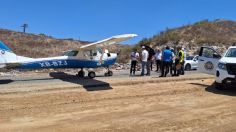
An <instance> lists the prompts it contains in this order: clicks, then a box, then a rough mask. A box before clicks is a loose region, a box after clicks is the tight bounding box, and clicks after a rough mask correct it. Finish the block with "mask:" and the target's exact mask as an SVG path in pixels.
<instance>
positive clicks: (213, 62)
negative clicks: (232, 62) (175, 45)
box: [198, 47, 221, 75]
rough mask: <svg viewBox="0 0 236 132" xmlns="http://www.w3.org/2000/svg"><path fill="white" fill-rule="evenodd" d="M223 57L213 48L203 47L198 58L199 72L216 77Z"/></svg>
mask: <svg viewBox="0 0 236 132" xmlns="http://www.w3.org/2000/svg"><path fill="white" fill-rule="evenodd" d="M220 58H221V55H220V54H219V53H217V52H216V51H215V50H214V49H213V48H211V47H201V50H200V53H199V57H198V71H199V72H202V73H206V74H211V75H215V74H216V68H217V66H218V62H219V60H220Z"/></svg>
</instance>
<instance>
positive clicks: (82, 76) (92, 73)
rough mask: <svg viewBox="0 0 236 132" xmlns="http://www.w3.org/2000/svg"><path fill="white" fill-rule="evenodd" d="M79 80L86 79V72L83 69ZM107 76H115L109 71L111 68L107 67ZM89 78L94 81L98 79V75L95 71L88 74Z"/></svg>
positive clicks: (79, 74) (79, 73) (78, 75)
mask: <svg viewBox="0 0 236 132" xmlns="http://www.w3.org/2000/svg"><path fill="white" fill-rule="evenodd" d="M76 76H77V77H78V78H84V77H85V71H84V70H83V68H81V70H80V71H79V72H78V74H77V75H76ZM105 76H106V77H108V76H113V72H112V71H111V70H109V67H107V72H106V73H105ZM88 77H89V78H91V79H93V78H95V77H96V73H95V72H94V71H89V72H88Z"/></svg>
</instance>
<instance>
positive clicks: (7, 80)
mask: <svg viewBox="0 0 236 132" xmlns="http://www.w3.org/2000/svg"><path fill="white" fill-rule="evenodd" d="M12 82H13V80H11V79H4V80H0V84H9V83H12Z"/></svg>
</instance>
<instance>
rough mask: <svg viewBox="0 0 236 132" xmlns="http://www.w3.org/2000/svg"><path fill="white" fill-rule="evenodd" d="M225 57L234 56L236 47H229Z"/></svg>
mask: <svg viewBox="0 0 236 132" xmlns="http://www.w3.org/2000/svg"><path fill="white" fill-rule="evenodd" d="M225 57H236V48H230V49H229V50H228V52H227V53H226V55H225Z"/></svg>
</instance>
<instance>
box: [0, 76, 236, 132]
mask: <svg viewBox="0 0 236 132" xmlns="http://www.w3.org/2000/svg"><path fill="white" fill-rule="evenodd" d="M213 82H214V80H213V78H211V77H209V76H205V75H198V76H197V75H195V76H194V75H189V76H185V78H182V79H180V78H171V77H169V78H164V79H163V78H155V77H144V78H139V77H133V78H131V77H126V78H119V79H117V78H109V79H108V78H102V79H98V80H92V81H91V80H88V79H85V80H82V81H78V80H77V81H76V80H73V78H68V77H67V78H60V79H50V78H47V79H41V78H40V79H31V80H17V81H14V80H3V81H2V84H1V85H0V131H1V132H3V131H24V132H25V131H40V132H41V131H50V132H51V131H83V132H86V131H131V132H137V131H147V132H149V131H235V130H236V126H235V123H236V107H235V102H236V98H235V95H236V92H235V91H234V90H230V91H218V90H216V89H215V88H214V87H213V86H212V84H213ZM94 84H101V85H94Z"/></svg>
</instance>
